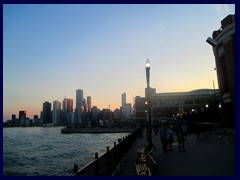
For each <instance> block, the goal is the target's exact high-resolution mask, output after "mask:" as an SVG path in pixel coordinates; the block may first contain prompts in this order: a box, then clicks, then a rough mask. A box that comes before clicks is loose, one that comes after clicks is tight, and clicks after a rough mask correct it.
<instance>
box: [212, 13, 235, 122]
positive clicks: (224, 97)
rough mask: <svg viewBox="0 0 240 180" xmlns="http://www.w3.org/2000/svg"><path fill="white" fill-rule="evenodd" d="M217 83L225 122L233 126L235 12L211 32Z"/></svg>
mask: <svg viewBox="0 0 240 180" xmlns="http://www.w3.org/2000/svg"><path fill="white" fill-rule="evenodd" d="M212 39H213V42H214V43H213V44H211V43H209V44H211V45H212V49H213V54H214V57H215V63H216V71H217V78H218V85H219V90H220V97H221V98H220V99H221V107H222V116H223V120H224V123H225V124H228V125H230V126H235V104H236V102H235V98H236V92H235V77H236V74H235V67H236V66H235V59H236V57H235V53H236V52H235V14H234V15H228V16H227V17H225V18H224V19H223V20H222V21H221V28H220V29H219V30H216V31H214V32H213V33H212Z"/></svg>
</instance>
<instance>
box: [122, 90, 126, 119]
mask: <svg viewBox="0 0 240 180" xmlns="http://www.w3.org/2000/svg"><path fill="white" fill-rule="evenodd" d="M125 116H126V93H123V94H122V112H121V117H122V118H123V119H125V118H126V117H125Z"/></svg>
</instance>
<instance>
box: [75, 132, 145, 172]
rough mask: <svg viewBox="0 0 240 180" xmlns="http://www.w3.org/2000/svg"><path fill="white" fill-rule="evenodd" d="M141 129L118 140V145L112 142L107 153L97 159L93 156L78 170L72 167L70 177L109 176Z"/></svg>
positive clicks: (76, 167) (139, 134)
mask: <svg viewBox="0 0 240 180" xmlns="http://www.w3.org/2000/svg"><path fill="white" fill-rule="evenodd" d="M141 133H142V131H141V129H140V128H139V129H136V130H135V131H133V132H132V133H130V134H128V135H127V136H125V137H123V139H122V140H119V142H118V144H116V142H114V146H113V147H112V148H109V147H107V152H106V153H104V154H103V155H101V156H100V157H98V153H96V154H95V160H93V161H92V162H90V163H89V164H87V165H86V166H84V167H83V168H82V169H80V170H78V166H77V165H75V166H74V170H73V171H74V173H73V174H72V176H110V175H112V174H113V172H114V171H115V170H116V168H117V167H118V165H119V163H120V162H121V160H122V159H123V157H124V156H125V155H126V154H127V152H128V150H129V149H130V147H131V146H132V144H133V142H134V141H135V140H136V139H137V137H139V136H141Z"/></svg>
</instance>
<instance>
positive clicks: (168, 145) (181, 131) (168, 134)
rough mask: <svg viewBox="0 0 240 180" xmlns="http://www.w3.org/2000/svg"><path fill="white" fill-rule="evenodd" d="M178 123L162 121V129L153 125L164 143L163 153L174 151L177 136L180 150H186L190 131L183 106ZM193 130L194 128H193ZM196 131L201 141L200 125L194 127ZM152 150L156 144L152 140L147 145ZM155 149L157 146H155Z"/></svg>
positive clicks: (179, 111) (179, 112)
mask: <svg viewBox="0 0 240 180" xmlns="http://www.w3.org/2000/svg"><path fill="white" fill-rule="evenodd" d="M176 120H177V121H176V124H174V125H173V124H167V123H162V124H161V125H160V130H159V131H158V127H156V126H155V127H153V129H154V133H155V135H157V133H158V132H159V136H160V139H161V143H162V148H163V153H167V152H169V151H172V144H173V142H175V136H176V140H177V143H178V149H179V152H181V151H182V152H186V149H185V145H184V143H185V141H187V134H188V131H189V122H188V118H187V115H186V113H185V112H184V111H183V109H182V108H180V109H179V110H178V114H177V119H176ZM192 130H193V129H192ZM194 131H195V132H196V136H197V141H200V127H198V126H197V125H196V127H194ZM147 147H149V148H148V149H149V150H150V149H151V148H152V147H154V145H153V144H152V142H151V143H150V144H149V145H148V146H147ZM154 149H155V147H154Z"/></svg>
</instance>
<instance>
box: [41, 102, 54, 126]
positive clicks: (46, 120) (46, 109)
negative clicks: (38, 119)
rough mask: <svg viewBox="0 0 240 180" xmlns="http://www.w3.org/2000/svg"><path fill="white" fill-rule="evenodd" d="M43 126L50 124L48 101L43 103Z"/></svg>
mask: <svg viewBox="0 0 240 180" xmlns="http://www.w3.org/2000/svg"><path fill="white" fill-rule="evenodd" d="M42 118H43V119H42V122H43V124H47V123H52V113H51V103H49V102H48V101H46V102H44V103H43V117H42Z"/></svg>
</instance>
